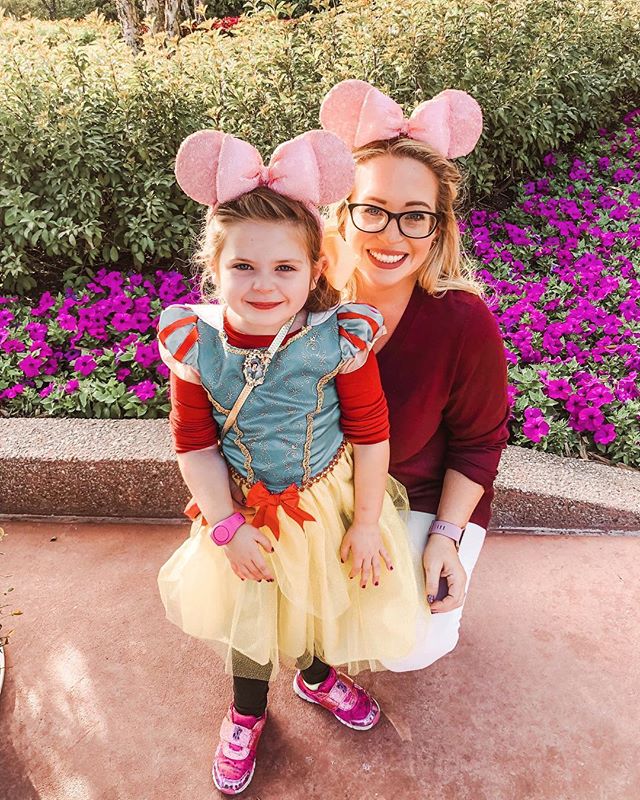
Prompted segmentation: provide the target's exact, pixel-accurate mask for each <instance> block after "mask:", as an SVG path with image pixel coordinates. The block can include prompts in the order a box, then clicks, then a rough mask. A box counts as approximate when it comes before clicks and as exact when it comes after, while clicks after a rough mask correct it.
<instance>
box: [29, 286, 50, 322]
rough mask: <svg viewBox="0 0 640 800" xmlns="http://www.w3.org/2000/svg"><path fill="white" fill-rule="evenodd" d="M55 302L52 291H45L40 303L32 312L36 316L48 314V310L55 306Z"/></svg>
mask: <svg viewBox="0 0 640 800" xmlns="http://www.w3.org/2000/svg"><path fill="white" fill-rule="evenodd" d="M55 304H56V301H55V300H54V299H53V297H52V296H51V293H50V292H45V293H44V294H43V295H42V297H41V298H40V302H39V303H38V305H37V306H36V307H35V308H34V309H32V311H31V314H32V316H34V317H41V316H43V315H44V314H46V312H47V311H48V310H49V309H50V308H53V306H55Z"/></svg>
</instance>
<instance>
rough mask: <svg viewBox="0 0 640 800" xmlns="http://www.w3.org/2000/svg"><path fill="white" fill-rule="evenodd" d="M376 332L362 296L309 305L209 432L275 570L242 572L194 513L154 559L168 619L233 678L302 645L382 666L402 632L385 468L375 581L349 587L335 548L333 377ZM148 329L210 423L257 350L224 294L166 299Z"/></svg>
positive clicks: (401, 565) (411, 596) (350, 488)
mask: <svg viewBox="0 0 640 800" xmlns="http://www.w3.org/2000/svg"><path fill="white" fill-rule="evenodd" d="M383 333H384V327H383V321H382V317H381V316H380V314H379V313H378V312H377V311H376V310H375V309H373V308H371V307H370V306H366V305H363V304H356V303H349V304H342V305H339V306H336V307H334V308H332V309H330V310H329V311H326V312H320V313H309V314H308V315H307V321H306V324H305V325H304V326H303V327H302V328H301V329H300V330H298V331H297V332H295V333H294V334H293V335H292V336H290V338H289V339H288V340H286V341H285V342H284V344H283V345H281V346H280V348H279V349H278V350H277V351H276V352H275V355H274V356H273V358H272V360H271V362H270V363H269V365H268V369H267V370H266V373H265V374H264V376H262V377H264V382H263V383H261V384H260V385H256V386H255V387H254V388H253V390H252V392H251V394H250V395H249V396H248V397H247V399H246V402H245V403H244V405H243V406H242V408H241V410H240V412H239V414H238V416H237V418H236V419H235V421H234V422H233V424H232V425H231V426H230V427H229V431H228V434H227V435H226V436H225V437H224V438H223V439H222V442H220V443H219V447H220V450H221V452H222V454H223V456H224V458H225V460H226V462H227V464H228V466H229V471H230V474H231V476H232V478H233V480H234V481H235V482H236V483H237V484H238V485H239V486H240V487H241V489H242V491H243V493H244V495H245V497H247V498H248V500H247V504H248V505H251V506H255V507H256V508H257V514H256V518H255V519H254V521H253V523H252V524H254V525H255V526H256V527H260V529H261V530H262V532H263V533H265V535H267V536H268V537H269V540H270V541H271V543H272V545H273V548H274V551H273V553H263V556H264V558H265V559H266V561H267V563H268V565H269V567H270V569H271V571H272V574H273V576H274V578H275V581H274V582H273V583H269V582H266V581H262V582H257V581H253V580H246V581H243V580H241V579H240V578H239V577H238V576H237V575H236V574H235V573H234V572H233V570H232V569H231V565H230V563H229V561H228V559H227V557H226V555H225V552H224V550H223V548H222V547H218V546H216V545H215V544H214V543H213V542H212V541H211V540H210V538H209V531H210V526H209V525H208V524H207V523H206V521H204V520H203V518H202V515H201V514H199V513H198V514H197V516H196V518H195V519H194V521H193V524H192V527H191V532H190V536H189V538H188V539H187V540H186V541H185V542H184V543H183V544H182V545H181V546H180V547H179V548H178V549H177V550H176V551H175V553H174V554H173V555H172V556H171V558H170V559H169V560H168V561H167V562H166V563H165V564H164V566H163V567H162V568H161V570H160V573H159V576H158V585H159V589H160V594H161V597H162V601H163V603H164V606H165V609H166V613H167V617H168V618H169V620H171V621H172V622H173V623H175V624H176V625H178V626H179V627H180V628H182V630H183V631H185V632H186V633H188V634H189V635H191V636H195V637H198V638H200V639H204V640H206V641H208V642H210V643H212V644H213V645H214V646H215V648H216V649H217V650H218V651H219V652H220V653H221V655H222V657H223V658H224V660H225V665H226V669H227V671H228V672H230V673H232V674H233V675H235V676H237V677H247V678H259V679H262V680H268V679H270V678H271V677H273V676H275V675H276V674H277V672H278V668H279V665H280V664H281V663H286V664H295V665H296V666H297V667H298V668H299V669H305V668H306V667H308V666H309V664H310V663H311V661H312V659H313V657H314V655H316V656H317V657H318V658H320V659H322V660H323V661H324V662H326V663H327V664H331V665H346V667H347V669H348V670H349V672H351V673H356V672H358V671H359V670H362V669H382V668H383V666H382V663H381V662H383V661H385V660H386V659H393V658H401V657H402V656H403V655H405V654H406V653H408V652H409V651H410V650H411V649H412V647H413V646H414V644H415V642H414V639H415V627H416V626H415V619H416V612H417V609H418V606H419V604H420V602H421V597H420V594H421V593H419V592H418V589H417V586H416V578H415V573H414V566H413V564H412V559H411V554H410V550H409V546H408V541H407V533H406V526H405V523H404V521H403V519H402V516H401V511H402V510H406V509H407V507H408V504H407V502H406V494H405V493H404V490H403V488H402V487H401V486H400V484H397V483H396V482H395V481H393V479H392V478H389V481H388V486H387V492H386V494H385V497H384V504H383V509H382V514H381V518H380V530H381V535H382V541H383V544H384V546H385V548H386V550H387V552H388V553H389V555H390V557H391V562H392V564H393V567H394V568H393V571H389V570H387V569H386V568H385V567H384V565H383V567H382V571H381V575H380V583H379V585H378V586H373V585H372V584H369V585H368V586H367V587H366V588H365V589H362V588H361V587H360V582H359V581H358V580H357V579H354V580H350V579H349V571H350V563H347V564H342V563H341V561H340V545H341V543H342V539H343V537H344V535H345V533H346V532H347V530H348V528H349V526H350V524H351V521H352V519H353V511H354V484H353V469H354V465H353V451H352V445H351V444H349V442H347V441H346V440H345V437H344V434H343V432H342V430H341V427H340V403H339V397H338V392H337V390H336V386H335V378H336V376H337V375H338V374H339V373H340V372H347V371H353V370H355V369H358V368H359V367H361V366H362V365H363V364H364V362H365V361H366V358H367V356H368V353H369V351H370V349H371V347H372V346H373V343H374V342H375V340H376V339H377V338H378V337H379V336H381V335H382V334H383ZM159 339H160V352H161V356H162V358H163V361H164V362H165V363H166V364H167V366H168V367H169V368H170V369H171V370H172V371H173V372H174V373H175V374H176V375H177V376H178V377H179V378H181V379H183V380H187V381H189V382H191V383H198V384H201V385H202V387H203V388H204V389H205V391H206V393H207V395H208V397H209V400H210V402H211V413H212V415H213V417H214V419H215V422H216V423H217V427H218V430H222V429H223V428H224V426H225V422H226V421H227V417H228V416H229V414H230V411H231V409H232V408H233V406H234V404H235V402H236V399H237V398H238V396H239V395H240V393H241V392H242V390H243V389H244V387H245V385H246V382H247V378H246V375H247V369H249V370H251V369H253V370H254V373H255V371H256V370H257V371H258V372H259V371H260V366H259V365H260V359H261V353H260V351H259V350H247V349H243V348H238V347H234V346H232V345H231V344H230V343H229V341H228V338H227V335H226V333H225V326H224V307H223V306H221V305H213V304H211V305H192V306H177V305H176V306H169V307H168V308H167V309H165V310H164V311H163V313H162V315H161V318H160V325H159ZM256 364H257V366H256ZM398 509H401V510H400V511H399V510H398ZM196 513H197V512H196Z"/></svg>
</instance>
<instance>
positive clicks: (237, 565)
mask: <svg viewBox="0 0 640 800" xmlns="http://www.w3.org/2000/svg"><path fill="white" fill-rule="evenodd" d="M260 548H262V549H263V550H265V551H266V552H267V553H273V547H272V546H271V542H270V541H269V539H268V538H267V537H266V536H265V535H264V533H262V531H259V530H258V529H257V528H254V527H253V525H249V524H247V523H245V524H244V525H241V526H240V527H239V528H238V530H237V531H236V535H235V536H234V537H233V539H232V540H231V541H230V542H229V544H225V545H224V552H225V555H226V556H227V558H228V559H229V563H230V564H231V569H232V570H233V571H234V572H235V573H236V575H237V576H238V577H239V578H242V580H245V579H247V578H248V579H249V580H252V581H261V580H266V581H272V580H273V575H272V573H271V570H270V569H269V566H268V564H267V562H266V559H265V557H264V556H263V555H262V552H261V550H260Z"/></svg>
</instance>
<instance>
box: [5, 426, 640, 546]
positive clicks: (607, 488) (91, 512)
mask: <svg viewBox="0 0 640 800" xmlns="http://www.w3.org/2000/svg"><path fill="white" fill-rule="evenodd" d="M187 499H188V492H187V489H186V487H185V486H184V484H183V482H182V479H181V477H180V473H179V471H178V467H177V464H176V461H175V456H174V454H173V451H172V448H171V441H170V437H169V426H168V422H167V420H90V419H50V418H47V419H43V418H38V419H31V418H11V419H2V420H0V515H2V516H5V517H11V516H25V517H26V516H29V517H33V516H77V517H105V518H126V517H131V518H136V519H142V518H147V519H148V518H155V519H176V518H179V517H180V516H181V511H182V509H183V507H184V505H185V503H186V501H187ZM491 527H492V528H493V529H494V530H495V529H496V528H502V529H516V528H546V529H561V530H589V531H594V532H598V531H629V532H631V531H638V530H640V472H637V471H635V470H627V469H621V468H615V467H609V466H606V465H603V464H597V463H594V462H586V461H580V460H578V459H568V458H561V457H559V456H551V455H546V454H544V453H538V452H535V451H533V450H526V449H524V448H521V447H509V448H507V451H506V453H505V455H504V457H503V460H502V464H501V469H500V475H499V476H498V480H497V482H496V501H495V504H494V516H493V520H492V526H491Z"/></svg>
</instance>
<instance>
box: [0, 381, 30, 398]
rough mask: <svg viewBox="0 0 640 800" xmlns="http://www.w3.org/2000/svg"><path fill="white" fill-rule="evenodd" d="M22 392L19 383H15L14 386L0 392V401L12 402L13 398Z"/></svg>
mask: <svg viewBox="0 0 640 800" xmlns="http://www.w3.org/2000/svg"><path fill="white" fill-rule="evenodd" d="M24 390H25V387H24V386H23V385H22V384H21V383H16V385H15V386H11V387H9V388H8V389H5V390H4V391H3V392H0V400H13V399H14V397H18V395H21V394H22V393H23V392H24Z"/></svg>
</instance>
